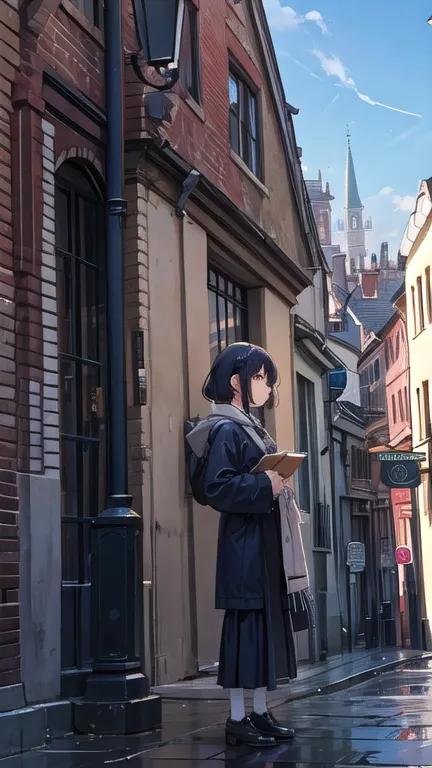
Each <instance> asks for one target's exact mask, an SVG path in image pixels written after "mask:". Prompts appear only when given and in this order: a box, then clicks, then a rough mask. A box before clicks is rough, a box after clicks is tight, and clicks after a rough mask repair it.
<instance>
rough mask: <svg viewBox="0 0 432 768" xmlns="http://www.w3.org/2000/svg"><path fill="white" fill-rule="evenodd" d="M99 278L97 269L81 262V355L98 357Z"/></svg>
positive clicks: (93, 358)
mask: <svg viewBox="0 0 432 768" xmlns="http://www.w3.org/2000/svg"><path fill="white" fill-rule="evenodd" d="M98 279H99V275H98V272H97V271H96V270H95V269H91V268H89V267H86V266H85V265H84V264H81V265H80V267H79V290H80V294H81V295H80V298H81V301H80V305H81V323H80V325H81V347H80V355H81V357H86V358H88V359H89V360H97V359H98V352H99V349H98V346H99V345H98V341H99V338H98V337H99V333H98V330H99V329H98V311H99V307H98Z"/></svg>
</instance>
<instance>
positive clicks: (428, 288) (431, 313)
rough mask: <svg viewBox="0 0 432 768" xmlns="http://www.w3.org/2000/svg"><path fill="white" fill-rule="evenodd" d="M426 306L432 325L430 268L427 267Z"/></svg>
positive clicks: (429, 321)
mask: <svg viewBox="0 0 432 768" xmlns="http://www.w3.org/2000/svg"><path fill="white" fill-rule="evenodd" d="M426 306H427V314H428V323H432V293H431V274H430V267H426Z"/></svg>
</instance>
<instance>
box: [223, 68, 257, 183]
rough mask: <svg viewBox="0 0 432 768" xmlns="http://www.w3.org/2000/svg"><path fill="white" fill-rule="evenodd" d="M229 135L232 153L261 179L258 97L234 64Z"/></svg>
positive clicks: (230, 83) (231, 79) (231, 82)
mask: <svg viewBox="0 0 432 768" xmlns="http://www.w3.org/2000/svg"><path fill="white" fill-rule="evenodd" d="M229 100H230V109H229V134H230V144H231V147H232V149H233V150H234V152H235V153H236V154H237V155H239V156H240V157H241V159H242V160H243V161H244V162H245V163H246V165H247V167H248V168H249V170H251V171H252V173H254V174H255V176H258V177H261V159H260V146H259V131H258V97H257V94H256V92H254V91H253V90H252V89H251V88H250V87H249V85H247V84H246V82H245V79H243V78H242V76H241V75H240V72H239V71H238V69H237V67H236V66H235V65H234V64H231V66H230V74H229Z"/></svg>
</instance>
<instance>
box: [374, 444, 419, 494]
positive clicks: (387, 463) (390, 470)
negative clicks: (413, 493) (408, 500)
mask: <svg viewBox="0 0 432 768" xmlns="http://www.w3.org/2000/svg"><path fill="white" fill-rule="evenodd" d="M376 456H377V459H378V460H379V461H380V462H381V482H382V483H383V485H386V486H387V488H418V486H419V485H420V482H421V479H420V470H419V463H421V462H422V461H426V454H425V453H410V452H409V451H402V452H400V453H396V452H394V451H389V452H388V453H377V454H376Z"/></svg>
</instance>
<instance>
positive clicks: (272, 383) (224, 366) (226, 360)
mask: <svg viewBox="0 0 432 768" xmlns="http://www.w3.org/2000/svg"><path fill="white" fill-rule="evenodd" d="M261 368H264V372H265V374H266V375H267V382H268V385H269V387H271V393H270V397H269V399H268V401H267V407H268V408H273V407H274V406H275V405H276V400H277V398H276V385H277V381H278V372H277V368H276V366H275V364H274V362H273V360H272V359H271V357H270V355H269V354H268V352H266V351H265V349H262V348H261V347H257V346H255V345H254V344H245V343H243V342H237V343H235V344H230V345H229V346H228V347H226V348H225V349H224V350H223V351H222V352H221V353H220V354H219V355H218V356H217V358H216V360H215V361H214V363H213V365H212V367H211V370H210V373H209V375H208V376H207V378H206V380H205V382H204V386H203V388H202V393H203V396H204V397H205V398H206V400H211V401H213V402H215V403H231V401H232V400H233V398H234V395H235V391H234V389H233V388H232V386H231V378H232V376H235V375H238V376H239V379H240V390H241V397H242V406H243V410H244V411H245V412H246V413H249V411H250V406H249V404H250V403H252V404H253V400H252V386H251V382H252V378H253V377H254V376H255V375H256V374H257V373H259V371H260V370H261Z"/></svg>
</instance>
